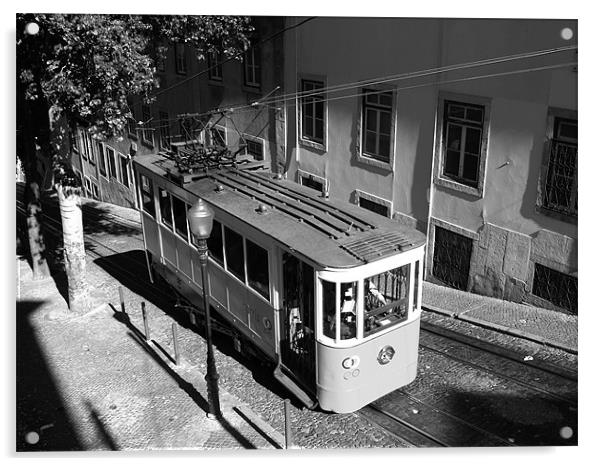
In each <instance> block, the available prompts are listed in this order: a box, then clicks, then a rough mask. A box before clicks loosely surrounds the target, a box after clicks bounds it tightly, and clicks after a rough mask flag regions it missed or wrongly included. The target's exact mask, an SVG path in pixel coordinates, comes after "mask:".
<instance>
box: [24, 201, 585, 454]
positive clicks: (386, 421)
mask: <svg viewBox="0 0 602 466" xmlns="http://www.w3.org/2000/svg"><path fill="white" fill-rule="evenodd" d="M47 206H48V207H50V206H51V204H50V203H45V204H44V207H45V208H46V207H47ZM46 210H47V211H46ZM82 210H83V211H84V213H85V216H86V219H87V220H90V221H93V222H101V221H103V220H104V221H106V220H110V221H111V222H114V223H119V224H120V225H122V226H123V227H126V228H131V229H134V230H136V231H139V232H141V226H140V223H139V222H132V221H131V220H128V219H125V218H123V217H119V216H116V215H112V214H110V213H107V212H101V213H98V211H97V210H94V209H87V208H86V207H85V205H84V206H82ZM17 211H18V213H19V214H21V215H25V214H26V210H25V206H24V205H23V203H21V202H19V201H18V200H17ZM52 213H54V214H57V213H59V214H60V212H59V210H58V206H56V207H55V206H52V207H51V208H50V209H45V211H44V213H43V218H44V222H45V227H46V229H47V231H48V232H49V233H51V234H53V235H56V236H57V237H58V238H59V241H60V238H61V237H62V233H61V232H62V226H61V223H60V221H59V220H56V219H55V218H53V217H52V216H51V215H50V214H52ZM96 231H101V230H100V229H98V228H96ZM84 236H85V241H86V243H87V245H92V246H93V247H87V248H86V249H87V253H88V254H90V256H91V257H95V258H104V257H107V256H111V255H118V254H123V253H125V252H129V251H131V249H132V248H131V245H130V247H128V248H127V250H118V249H115V248H113V247H111V246H109V245H108V244H106V243H105V242H103V241H99V240H98V239H96V238H94V236H93V234H90V233H86V234H85V235H84ZM135 239H136V240H138V241H140V243H141V244H143V241H142V239H140V238H135ZM143 249H144V248H143V247H142V250H143ZM128 260H129V263H128V266H127V268H125V267H122V266H120V265H119V264H118V263H117V261H106V262H105V263H103V268H105V270H107V271H108V272H109V273H111V274H112V275H114V276H115V277H116V278H117V279H118V280H119V277H127V280H129V281H130V282H131V283H136V284H138V285H139V286H144V287H145V293H146V296H147V297H148V298H151V299H156V300H158V301H160V302H163V303H165V305H166V306H170V305H173V304H174V302H175V301H176V299H175V296H174V295H173V294H168V293H166V292H165V291H163V289H162V288H160V287H155V286H148V284H149V282H148V280H142V279H141V274H140V273H133V272H131V270H128V269H132V265H135V267H134V269H135V270H137V271H138V272H140V271H144V274H146V273H147V272H146V262H145V261H139V260H135V259H133V258H132V259H128ZM120 281H121V280H120ZM421 328H422V332H423V334H427V335H429V339H430V340H429V341H428V342H424V341H423V338H421V342H422V343H420V347H421V348H422V349H423V350H424V351H427V352H429V353H431V354H433V355H436V356H437V357H440V358H446V359H447V360H450V361H454V362H455V363H459V364H462V365H464V366H465V367H468V368H470V369H471V370H474V371H481V372H485V373H487V374H489V375H490V376H494V377H498V378H500V379H504V380H506V381H507V382H509V383H512V384H516V385H517V386H520V387H522V388H523V389H525V390H528V391H530V392H534V393H537V394H538V395H539V396H542V397H544V398H546V399H549V400H551V401H554V402H558V403H563V404H566V405H567V406H569V407H571V408H573V407H574V408H575V409H576V399H574V398H573V397H568V396H563V395H559V394H557V393H554V392H551V391H549V390H546V389H545V388H542V387H541V386H537V385H533V384H530V383H528V382H525V381H524V380H521V379H519V378H517V377H514V376H512V375H509V374H505V373H503V372H501V371H500V370H497V369H492V368H491V367H487V365H484V364H479V363H477V362H475V361H474V358H467V357H463V356H462V354H461V353H462V352H460V353H458V352H456V353H452V352H451V351H450V349H449V348H450V346H451V345H450V344H449V343H445V341H447V342H450V341H452V342H454V345H464V347H465V348H468V350H465V352H466V354H468V353H470V352H480V353H487V354H488V355H490V356H489V357H491V358H494V357H497V358H501V359H504V360H506V361H510V362H511V363H512V364H515V365H516V367H522V368H528V369H529V370H530V371H539V372H541V373H542V374H546V377H559V378H562V379H564V380H565V381H568V382H569V383H570V382H575V385H576V380H577V376H576V373H573V372H572V371H569V370H566V369H564V368H559V367H555V366H553V365H550V364H546V363H545V362H541V363H540V364H538V366H537V367H534V365H533V364H532V363H527V362H525V361H523V360H521V359H522V355H519V354H518V353H513V352H512V351H510V350H508V349H504V348H499V347H497V346H495V345H493V344H491V343H488V342H484V341H482V340H479V339H476V338H474V337H470V336H468V335H464V334H460V333H457V332H453V331H451V330H448V329H444V328H440V327H436V326H434V325H432V324H429V323H426V322H422V323H421ZM437 338H439V339H440V340H439V341H440V342H443V343H440V344H439V345H436V344H433V340H435V339H437ZM420 398H423V397H422V396H421V395H420V394H416V393H415V394H411V393H408V391H407V390H405V389H400V390H397V391H395V392H393V393H391V394H389V395H387V396H385V397H383V398H381V399H380V400H377V401H376V402H374V403H372V404H370V405H368V406H366V407H365V408H362V409H361V410H360V411H358V415H359V416H362V417H364V418H366V419H368V420H369V421H370V422H372V423H374V424H376V425H379V426H380V427H381V428H382V429H384V430H386V431H387V432H388V433H389V434H390V435H393V436H395V437H397V438H398V439H400V441H403V442H404V443H406V444H408V446H416V447H442V446H445V447H453V446H513V445H516V444H515V443H514V442H513V441H510V440H508V439H507V438H505V437H503V436H500V435H498V434H496V433H493V432H489V431H488V429H487V427H486V426H479V425H477V424H475V423H472V422H470V421H468V420H466V419H462V418H461V417H459V416H457V415H456V414H454V412H448V410H446V409H443V408H442V407H440V406H437V402H436V401H435V402H432V401H431V402H427V401H425V400H424V399H420ZM458 432H461V433H462V435H458Z"/></svg>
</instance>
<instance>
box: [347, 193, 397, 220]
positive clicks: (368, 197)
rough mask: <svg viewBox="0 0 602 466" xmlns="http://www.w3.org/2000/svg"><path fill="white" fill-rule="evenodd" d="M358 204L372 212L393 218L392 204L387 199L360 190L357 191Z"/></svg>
mask: <svg viewBox="0 0 602 466" xmlns="http://www.w3.org/2000/svg"><path fill="white" fill-rule="evenodd" d="M355 196H356V203H357V205H359V206H360V207H363V208H364V209H367V210H371V211H372V212H375V213H377V214H379V215H382V216H383V217H388V218H390V217H391V211H392V203H391V201H387V200H386V199H382V198H380V197H377V196H374V195H372V194H368V193H365V192H363V191H360V190H359V189H356V190H355Z"/></svg>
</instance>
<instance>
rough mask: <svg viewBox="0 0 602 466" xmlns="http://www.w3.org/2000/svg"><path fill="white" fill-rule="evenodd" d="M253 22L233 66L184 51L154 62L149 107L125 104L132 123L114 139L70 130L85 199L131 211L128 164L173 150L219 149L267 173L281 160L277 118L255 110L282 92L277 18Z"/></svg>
mask: <svg viewBox="0 0 602 466" xmlns="http://www.w3.org/2000/svg"><path fill="white" fill-rule="evenodd" d="M253 23H254V27H255V36H254V37H253V38H252V47H251V48H249V49H248V50H247V51H246V52H245V53H244V54H243V55H241V56H240V57H239V58H238V59H230V60H226V59H225V58H224V57H223V56H221V55H218V54H211V55H209V56H208V57H206V59H205V60H198V59H197V58H196V55H195V51H194V50H193V49H191V48H190V47H187V46H185V45H184V44H176V45H174V46H172V47H170V48H169V50H168V53H167V55H166V58H165V60H163V61H161V62H159V63H157V74H158V79H159V82H160V88H159V89H158V90H157V91H156V92H155V93H154V95H155V97H156V99H155V101H154V102H153V103H152V104H146V103H145V102H144V101H143V100H142V98H140V97H135V96H133V97H132V98H131V99H130V108H131V111H132V114H133V116H134V118H133V119H132V120H131V121H130V123H129V124H128V127H127V131H125V132H124V134H123V135H122V136H121V137H119V138H113V139H111V140H107V141H97V140H95V139H94V138H92V136H91V135H90V134H89V133H88V132H87V131H86V129H85V128H84V127H83V126H81V125H78V126H77V128H76V130H75V131H74V132H73V134H72V141H71V147H72V161H73V168H74V170H75V172H76V174H77V175H78V176H79V177H80V178H81V181H82V186H83V188H84V195H85V196H87V197H89V198H93V199H98V200H101V201H103V202H110V203H114V204H118V205H122V206H125V207H136V206H137V202H138V200H137V196H136V180H135V178H134V175H133V171H132V162H131V160H132V157H136V155H144V154H149V153H157V152H160V151H169V150H171V149H172V147H171V145H172V143H173V144H178V143H185V142H186V141H188V142H191V141H195V142H200V143H202V144H204V145H216V146H226V147H227V148H228V149H230V150H231V151H232V152H238V153H239V154H240V157H239V158H242V159H247V160H253V161H264V162H265V165H266V166H268V167H269V166H270V164H271V161H272V160H277V159H278V158H279V157H280V158H283V155H277V154H278V153H280V154H283V153H284V124H283V122H282V118H283V111H282V109H280V110H278V108H275V107H273V106H266V105H262V104H261V99H262V98H264V97H265V96H266V95H270V96H271V97H273V96H275V95H278V93H281V92H282V83H283V78H282V67H281V66H280V65H277V64H281V63H282V61H283V59H282V53H283V47H282V36H280V35H278V34H276V33H277V32H278V31H280V30H281V29H282V27H283V23H284V19H283V18H281V17H269V18H262V17H256V18H254V19H253ZM272 36H274V37H273V38H272V39H270V40H266V38H270V37H272ZM252 104H254V105H252ZM216 109H217V110H220V111H214V110H216ZM221 110H223V111H221ZM184 115H187V116H186V117H183V116H184Z"/></svg>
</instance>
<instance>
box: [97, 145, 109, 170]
mask: <svg viewBox="0 0 602 466" xmlns="http://www.w3.org/2000/svg"><path fill="white" fill-rule="evenodd" d="M98 171H100V174H101V175H102V176H105V177H106V176H107V161H106V159H105V151H104V147H103V145H102V143H100V142H98Z"/></svg>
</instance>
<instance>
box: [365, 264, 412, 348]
mask: <svg viewBox="0 0 602 466" xmlns="http://www.w3.org/2000/svg"><path fill="white" fill-rule="evenodd" d="M409 287H410V265H409V264H407V265H404V266H402V267H398V268H396V269H393V270H389V271H387V272H383V273H380V274H378V275H374V276H372V277H369V278H366V279H364V336H368V335H372V334H374V333H376V332H378V331H379V330H381V329H384V328H386V327H389V326H391V325H394V324H397V323H399V322H402V321H404V320H406V319H407V318H408V297H409V289H410V288H409Z"/></svg>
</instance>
